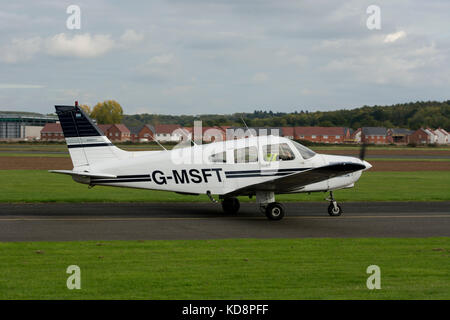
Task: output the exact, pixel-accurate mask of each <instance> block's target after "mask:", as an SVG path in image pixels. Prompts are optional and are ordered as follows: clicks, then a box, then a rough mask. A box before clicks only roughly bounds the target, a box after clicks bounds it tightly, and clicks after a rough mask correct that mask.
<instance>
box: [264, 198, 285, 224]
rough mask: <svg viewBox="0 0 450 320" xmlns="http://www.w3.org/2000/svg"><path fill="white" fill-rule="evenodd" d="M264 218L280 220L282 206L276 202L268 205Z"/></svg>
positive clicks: (282, 211) (282, 210)
mask: <svg viewBox="0 0 450 320" xmlns="http://www.w3.org/2000/svg"><path fill="white" fill-rule="evenodd" d="M266 217H267V219H269V220H281V219H283V217H284V206H283V205H282V204H281V203H278V202H272V203H269V204H268V205H267V207H266Z"/></svg>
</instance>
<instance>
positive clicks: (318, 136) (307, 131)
mask: <svg viewBox="0 0 450 320" xmlns="http://www.w3.org/2000/svg"><path fill="white" fill-rule="evenodd" d="M349 138H350V130H349V129H348V128H344V127H294V139H296V140H307V141H311V142H320V143H343V142H344V140H346V139H349Z"/></svg>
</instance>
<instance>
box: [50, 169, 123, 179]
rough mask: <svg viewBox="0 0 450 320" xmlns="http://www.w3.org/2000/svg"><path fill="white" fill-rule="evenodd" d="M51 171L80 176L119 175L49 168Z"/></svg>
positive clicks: (108, 176)
mask: <svg viewBox="0 0 450 320" xmlns="http://www.w3.org/2000/svg"><path fill="white" fill-rule="evenodd" d="M48 172H51V173H60V174H69V175H71V176H79V177H95V178H117V176H115V175H113V174H105V173H92V172H84V171H72V170H49V171H48Z"/></svg>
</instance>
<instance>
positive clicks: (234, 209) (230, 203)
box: [222, 198, 241, 214]
mask: <svg viewBox="0 0 450 320" xmlns="http://www.w3.org/2000/svg"><path fill="white" fill-rule="evenodd" d="M240 207H241V204H240V203H239V200H238V199H237V198H225V199H223V200H222V209H223V212H225V213H226V214H236V213H238V212H239V208H240Z"/></svg>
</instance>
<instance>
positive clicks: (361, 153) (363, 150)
mask: <svg viewBox="0 0 450 320" xmlns="http://www.w3.org/2000/svg"><path fill="white" fill-rule="evenodd" d="M366 148H367V144H366V143H363V145H362V146H361V149H360V150H359V158H360V159H361V160H364V157H365V156H366Z"/></svg>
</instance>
